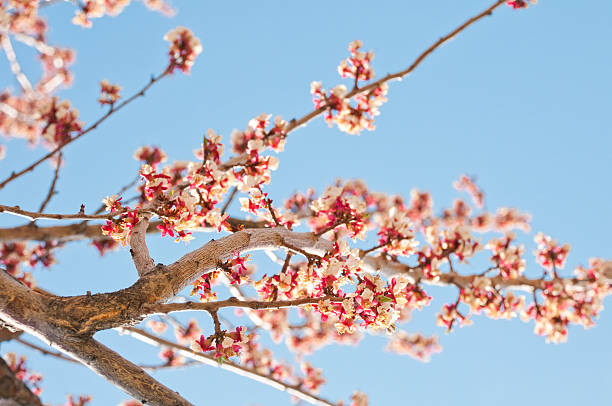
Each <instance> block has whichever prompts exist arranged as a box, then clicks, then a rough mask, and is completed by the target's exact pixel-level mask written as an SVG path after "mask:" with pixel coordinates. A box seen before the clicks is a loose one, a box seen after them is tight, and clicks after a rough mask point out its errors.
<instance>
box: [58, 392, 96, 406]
mask: <svg viewBox="0 0 612 406" xmlns="http://www.w3.org/2000/svg"><path fill="white" fill-rule="evenodd" d="M91 401H92V397H91V396H89V395H79V397H78V399H75V398H74V396H73V395H68V399H67V400H66V403H64V406H85V405H87V404H88V403H89V402H91Z"/></svg>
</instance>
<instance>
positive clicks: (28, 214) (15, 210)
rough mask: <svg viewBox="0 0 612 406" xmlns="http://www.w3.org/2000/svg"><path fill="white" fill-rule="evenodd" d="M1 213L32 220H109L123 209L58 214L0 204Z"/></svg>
mask: <svg viewBox="0 0 612 406" xmlns="http://www.w3.org/2000/svg"><path fill="white" fill-rule="evenodd" d="M0 213H8V214H13V215H15V216H20V217H25V218H28V219H30V220H36V219H47V220H68V219H85V220H108V219H111V218H113V217H116V216H118V215H119V214H121V213H122V212H121V211H116V212H114V213H110V214H85V213H84V212H83V211H79V212H78V213H76V214H57V213H40V212H37V211H28V210H22V209H21V207H19V206H6V205H3V204H0Z"/></svg>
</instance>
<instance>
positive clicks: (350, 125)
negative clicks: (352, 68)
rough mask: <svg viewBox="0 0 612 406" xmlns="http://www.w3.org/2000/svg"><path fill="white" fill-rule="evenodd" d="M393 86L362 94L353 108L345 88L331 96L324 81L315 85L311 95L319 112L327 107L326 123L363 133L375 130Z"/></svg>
mask: <svg viewBox="0 0 612 406" xmlns="http://www.w3.org/2000/svg"><path fill="white" fill-rule="evenodd" d="M388 90H389V86H388V85H387V84H386V83H382V84H381V85H379V86H377V87H375V88H374V89H371V90H369V91H366V92H359V93H357V94H356V95H355V96H354V97H353V98H354V100H355V105H351V102H350V98H348V97H347V96H346V95H347V89H346V86H344V85H338V86H336V87H335V88H333V89H332V90H331V91H330V93H329V95H328V94H327V91H326V90H325V89H323V88H322V85H321V82H312V84H311V85H310V93H311V94H312V101H313V103H314V106H315V108H316V109H319V108H322V107H323V108H325V109H326V113H325V116H324V117H325V121H326V122H327V123H328V124H329V125H330V126H331V125H332V123H335V124H336V125H337V126H338V129H339V130H340V131H343V132H346V133H348V134H359V133H361V131H362V130H369V131H373V130H374V129H375V127H374V117H376V116H377V115H379V114H380V111H379V110H378V108H379V107H380V106H381V105H382V104H383V103H384V102H386V101H387V97H386V96H387V92H388Z"/></svg>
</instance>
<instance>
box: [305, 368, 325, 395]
mask: <svg viewBox="0 0 612 406" xmlns="http://www.w3.org/2000/svg"><path fill="white" fill-rule="evenodd" d="M301 366H302V372H303V373H304V378H303V380H302V385H303V386H304V387H305V388H306V389H308V390H309V391H311V392H312V393H317V392H319V388H320V387H321V385H323V384H324V383H325V379H324V378H323V371H322V370H320V369H318V368H314V367H313V366H312V365H310V363H309V362H303V363H302V365H301Z"/></svg>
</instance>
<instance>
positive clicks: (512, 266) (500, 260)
mask: <svg viewBox="0 0 612 406" xmlns="http://www.w3.org/2000/svg"><path fill="white" fill-rule="evenodd" d="M514 237H515V236H514V234H513V233H507V234H506V236H505V237H503V238H493V239H492V240H491V241H489V242H488V243H487V245H485V249H488V250H491V251H492V252H493V256H491V261H492V262H493V263H494V264H495V266H496V268H497V269H499V274H500V275H501V276H502V277H503V278H505V279H515V278H517V277H518V276H519V275H520V274H521V273H523V271H524V270H525V260H524V259H523V258H522V256H523V251H524V247H523V246H522V245H511V243H512V241H513V240H514Z"/></svg>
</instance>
